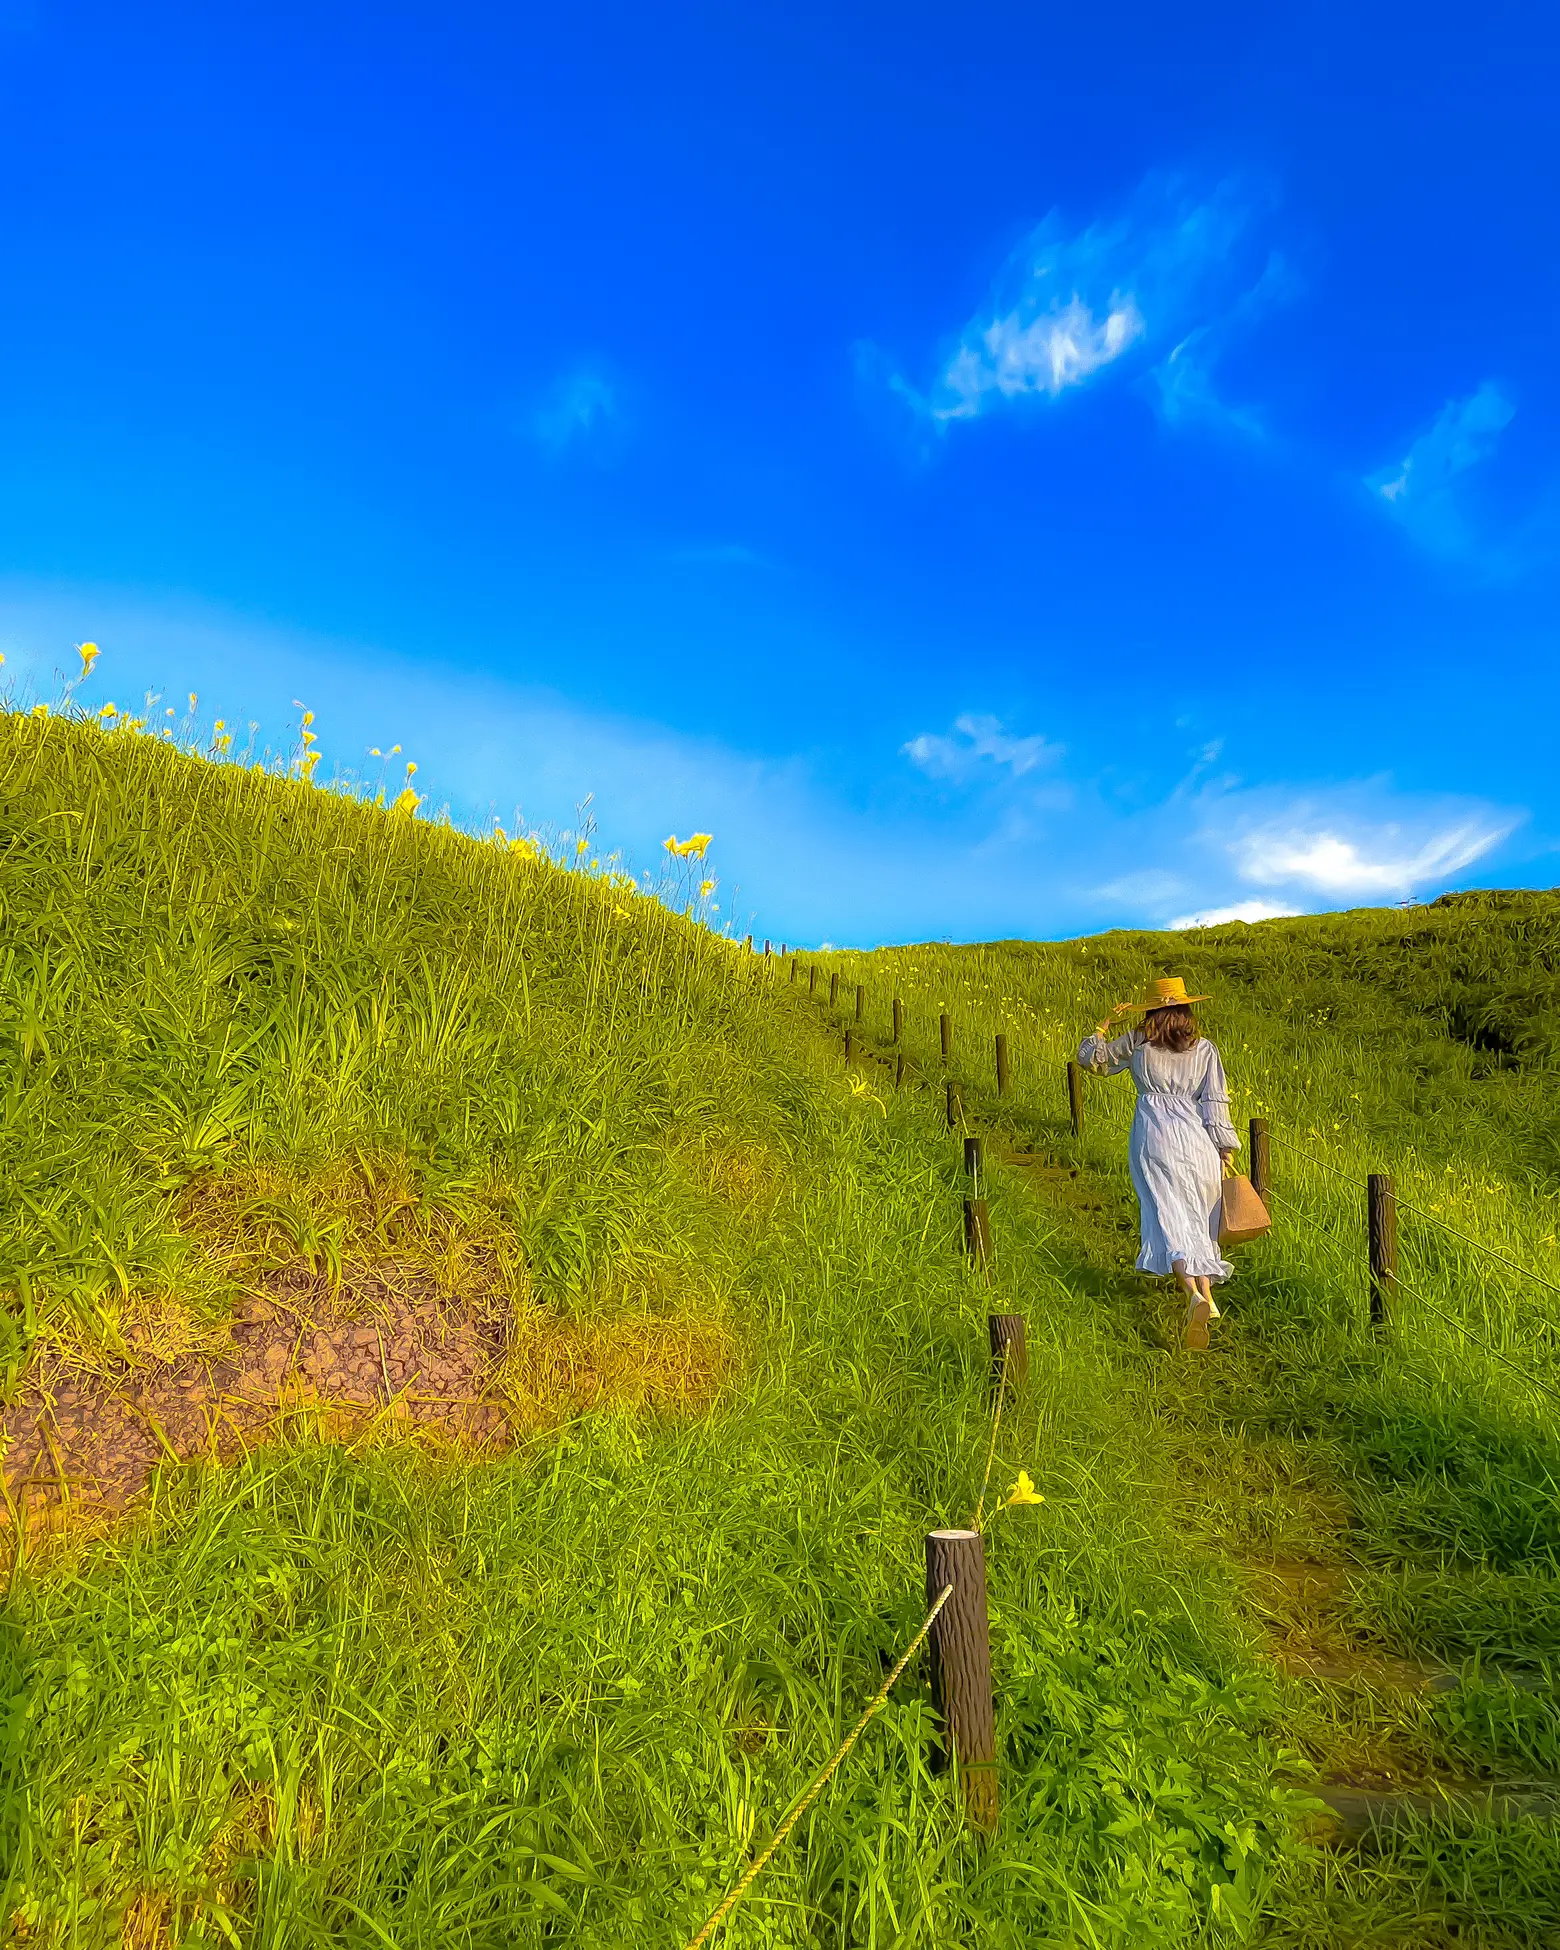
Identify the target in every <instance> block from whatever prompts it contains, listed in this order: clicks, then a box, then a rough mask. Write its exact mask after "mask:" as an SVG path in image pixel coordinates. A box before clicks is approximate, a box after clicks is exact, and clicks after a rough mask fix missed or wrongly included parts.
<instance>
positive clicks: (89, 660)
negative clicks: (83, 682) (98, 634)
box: [77, 643, 99, 677]
mask: <svg viewBox="0 0 1560 1950" xmlns="http://www.w3.org/2000/svg"><path fill="white" fill-rule="evenodd" d="M77 648H78V649H79V651H80V654H81V674H82V676H83V677H90V676H91V675H92V666H93V665H94V664H95V663H96V662H97V660H98V654H99V653H98V647H97V645H96V644H95V643H83V644H79V645H78V646H77Z"/></svg>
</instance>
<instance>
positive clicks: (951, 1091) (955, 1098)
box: [943, 1083, 964, 1131]
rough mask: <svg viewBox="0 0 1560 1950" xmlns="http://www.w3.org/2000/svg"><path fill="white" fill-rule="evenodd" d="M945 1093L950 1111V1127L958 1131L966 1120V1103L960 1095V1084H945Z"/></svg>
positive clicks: (946, 1106)
mask: <svg viewBox="0 0 1560 1950" xmlns="http://www.w3.org/2000/svg"><path fill="white" fill-rule="evenodd" d="M943 1095H944V1098H945V1108H946V1110H947V1113H948V1129H949V1130H950V1131H956V1130H957V1129H958V1128H959V1126H960V1125H961V1124H962V1123H963V1122H964V1104H963V1100H962V1099H961V1098H960V1096H959V1086H958V1085H957V1084H956V1083H947V1084H944V1085H943Z"/></svg>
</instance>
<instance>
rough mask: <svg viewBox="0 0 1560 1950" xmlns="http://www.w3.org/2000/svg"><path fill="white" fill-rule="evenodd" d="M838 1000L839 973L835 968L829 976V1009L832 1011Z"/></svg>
mask: <svg viewBox="0 0 1560 1950" xmlns="http://www.w3.org/2000/svg"><path fill="white" fill-rule="evenodd" d="M839 999H840V972H839V970H838V969H837V968H836V969H835V970H834V971H833V973H832V974H831V975H830V976H829V1007H830V1008H831V1009H832V1008H834V1007H835V1005H836V1004H837V1003H838V1001H839Z"/></svg>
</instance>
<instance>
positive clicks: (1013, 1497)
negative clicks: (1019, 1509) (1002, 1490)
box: [1002, 1469, 1045, 1510]
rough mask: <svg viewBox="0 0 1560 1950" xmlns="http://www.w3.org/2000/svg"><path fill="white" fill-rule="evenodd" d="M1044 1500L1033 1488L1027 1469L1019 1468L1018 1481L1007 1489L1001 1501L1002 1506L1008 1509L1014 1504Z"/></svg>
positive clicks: (1042, 1501)
mask: <svg viewBox="0 0 1560 1950" xmlns="http://www.w3.org/2000/svg"><path fill="white" fill-rule="evenodd" d="M1044 1501H1045V1498H1044V1497H1043V1496H1041V1495H1040V1494H1039V1492H1038V1491H1037V1490H1036V1489H1035V1486H1034V1484H1033V1483H1032V1482H1031V1481H1030V1480H1029V1471H1028V1470H1027V1469H1021V1470H1020V1471H1019V1472H1018V1481H1017V1482H1016V1483H1015V1484H1014V1485H1013V1487H1012V1489H1010V1490H1009V1491H1008V1493H1007V1496H1006V1498H1005V1499H1004V1501H1003V1506H1002V1507H1003V1508H1004V1509H1006V1510H1010V1509H1012V1508H1014V1507H1015V1506H1016V1505H1020V1504H1024V1503H1044Z"/></svg>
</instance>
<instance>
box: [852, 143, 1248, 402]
mask: <svg viewBox="0 0 1560 1950" xmlns="http://www.w3.org/2000/svg"><path fill="white" fill-rule="evenodd" d="M1266 201H1267V199H1266V198H1265V197H1264V196H1262V195H1260V194H1259V193H1258V192H1257V191H1256V190H1255V189H1254V188H1253V186H1252V185H1250V184H1248V183H1246V182H1243V181H1239V180H1230V181H1227V182H1224V183H1221V184H1219V185H1217V186H1216V187H1215V188H1213V189H1212V190H1210V191H1208V192H1207V193H1205V194H1198V193H1195V192H1194V191H1192V190H1191V189H1190V188H1189V187H1188V186H1187V185H1186V184H1185V183H1183V182H1181V181H1179V180H1177V179H1174V178H1171V177H1165V176H1154V177H1150V178H1149V179H1148V181H1147V182H1145V183H1144V184H1143V186H1142V187H1141V189H1140V190H1139V191H1138V192H1137V194H1136V196H1134V197H1133V198H1132V199H1131V201H1130V202H1129V203H1128V204H1127V206H1126V207H1125V208H1124V209H1123V210H1122V211H1121V212H1120V213H1119V214H1118V215H1116V216H1114V217H1112V218H1109V219H1108V220H1102V221H1099V222H1096V223H1092V224H1089V225H1087V226H1086V227H1085V228H1084V229H1082V230H1076V231H1069V230H1068V229H1067V228H1066V227H1065V225H1064V224H1063V223H1062V221H1061V219H1060V218H1059V216H1058V215H1057V214H1056V213H1055V212H1053V213H1052V214H1051V215H1050V216H1048V217H1047V218H1046V219H1045V221H1044V222H1043V223H1041V224H1040V225H1038V226H1037V228H1036V229H1035V230H1034V231H1033V232H1031V234H1030V235H1029V237H1027V238H1026V239H1025V241H1024V243H1023V244H1022V245H1021V246H1020V248H1019V249H1018V250H1017V251H1015V252H1014V254H1013V256H1012V257H1011V258H1010V259H1009V261H1008V263H1007V264H1006V265H1005V266H1004V268H1003V270H1002V272H1001V274H1000V275H999V277H998V279H997V281H996V285H995V288H994V290H993V294H992V300H991V303H990V304H989V305H988V306H987V307H985V308H984V309H983V310H982V311H981V312H980V313H978V314H977V316H976V317H974V318H972V319H971V320H970V321H969V323H968V324H967V325H966V326H965V327H964V329H963V331H962V332H961V333H960V335H959V339H958V342H957V344H956V346H955V347H954V349H953V351H952V353H951V354H950V355H949V357H948V359H947V361H946V363H945V364H944V366H943V369H942V372H941V373H940V375H939V377H938V379H937V381H936V383H935V384H934V386H933V387H932V389H931V391H930V392H929V393H927V394H924V395H923V394H920V393H918V392H917V391H916V390H915V389H914V388H912V387H911V386H910V385H909V383H908V382H907V381H905V380H903V379H899V378H896V379H894V380H892V381H891V382H890V383H891V384H893V385H895V387H896V389H897V390H898V391H899V392H901V393H902V394H903V395H904V396H905V397H906V398H907V399H909V400H910V401H911V402H912V403H913V404H914V405H916V406H917V407H918V408H919V409H920V410H921V411H923V412H924V413H926V414H927V415H928V416H929V417H930V418H931V419H932V420H933V421H936V422H940V423H943V424H947V423H949V422H953V421H958V420H973V419H976V418H978V417H979V416H980V415H981V414H983V413H988V412H990V411H992V410H994V409H996V408H1000V407H1004V406H1011V405H1013V404H1014V403H1016V402H1022V401H1026V400H1030V401H1032V400H1055V399H1057V398H1059V397H1060V396H1061V395H1062V394H1063V393H1065V392H1069V391H1071V390H1074V389H1076V388H1078V387H1080V386H1084V385H1086V384H1087V383H1088V382H1089V381H1091V380H1093V379H1095V378H1096V377H1097V376H1098V375H1100V374H1102V373H1104V372H1106V371H1107V370H1108V369H1109V368H1112V367H1114V366H1117V365H1120V364H1122V363H1123V362H1124V361H1126V359H1127V355H1128V354H1130V353H1134V352H1137V353H1139V354H1140V355H1141V357H1142V359H1143V360H1144V361H1145V362H1146V363H1148V364H1149V365H1150V367H1151V369H1152V371H1153V373H1154V375H1155V380H1156V384H1157V390H1158V397H1159V401H1160V407H1161V410H1162V412H1163V413H1164V415H1165V417H1166V418H1167V419H1184V418H1187V417H1189V416H1190V415H1192V414H1194V413H1206V412H1213V411H1217V412H1219V413H1221V414H1224V415H1225V416H1226V417H1229V409H1226V408H1224V407H1223V406H1222V404H1221V403H1220V402H1219V401H1218V399H1217V396H1216V394H1215V391H1214V387H1213V384H1212V377H1211V373H1212V367H1213V364H1214V361H1215V359H1216V358H1217V356H1218V354H1219V352H1220V350H1221V349H1222V345H1223V342H1224V339H1225V337H1226V336H1227V334H1228V332H1229V331H1230V330H1231V329H1232V327H1233V326H1234V325H1236V324H1237V323H1239V322H1243V321H1245V320H1248V319H1249V318H1250V317H1252V316H1254V315H1255V314H1256V312H1257V311H1258V310H1260V309H1261V308H1262V306H1263V305H1264V304H1267V303H1271V302H1274V301H1276V299H1277V297H1278V296H1279V295H1281V292H1282V291H1283V289H1284V288H1285V282H1284V280H1283V278H1282V277H1281V276H1280V275H1279V273H1278V270H1277V260H1276V259H1274V258H1273V257H1272V255H1271V254H1270V253H1266V252H1265V251H1264V250H1263V249H1262V247H1261V246H1259V245H1258V244H1257V243H1256V241H1255V229H1256V224H1257V219H1258V217H1259V216H1260V215H1261V214H1262V213H1263V209H1264V207H1265V204H1266ZM1237 417H1238V416H1237ZM1249 425H1250V428H1251V429H1252V430H1254V428H1255V422H1254V421H1251V422H1250V423H1249Z"/></svg>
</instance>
